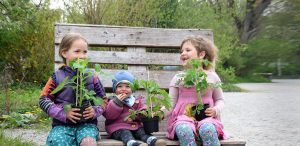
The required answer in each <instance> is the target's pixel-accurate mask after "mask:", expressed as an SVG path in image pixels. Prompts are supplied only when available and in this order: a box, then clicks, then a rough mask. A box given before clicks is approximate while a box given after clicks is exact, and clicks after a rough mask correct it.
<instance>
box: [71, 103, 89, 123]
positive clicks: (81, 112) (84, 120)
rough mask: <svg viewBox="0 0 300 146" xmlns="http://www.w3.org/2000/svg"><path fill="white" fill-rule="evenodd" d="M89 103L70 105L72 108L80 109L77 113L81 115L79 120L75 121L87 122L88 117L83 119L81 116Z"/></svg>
mask: <svg viewBox="0 0 300 146" xmlns="http://www.w3.org/2000/svg"><path fill="white" fill-rule="evenodd" d="M88 107H89V105H82V106H75V105H72V108H79V109H80V111H78V113H79V114H81V115H82V116H81V117H80V120H79V121H76V122H77V123H84V122H87V121H88V120H89V119H85V118H84V117H83V112H84V111H85V109H86V108H88Z"/></svg>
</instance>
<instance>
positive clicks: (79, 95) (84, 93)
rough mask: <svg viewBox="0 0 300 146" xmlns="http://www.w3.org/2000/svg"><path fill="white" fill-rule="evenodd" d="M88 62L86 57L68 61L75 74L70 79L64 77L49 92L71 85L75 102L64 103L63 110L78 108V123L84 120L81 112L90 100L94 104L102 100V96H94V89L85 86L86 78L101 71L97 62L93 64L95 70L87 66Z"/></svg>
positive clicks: (99, 103) (88, 104)
mask: <svg viewBox="0 0 300 146" xmlns="http://www.w3.org/2000/svg"><path fill="white" fill-rule="evenodd" d="M88 62H89V61H88V60H87V59H79V58H78V59H76V60H73V61H70V67H71V68H72V69H74V70H76V75H74V76H73V77H72V78H71V79H70V78H69V77H65V78H64V80H63V81H62V82H61V83H60V84H59V85H58V86H57V87H56V88H55V89H54V90H53V91H52V92H51V94H55V93H57V92H59V91H60V90H61V89H63V88H64V87H71V88H72V89H73V90H74V91H75V104H65V105H64V111H65V112H68V111H69V110H71V108H79V109H80V111H79V113H80V114H81V115H82V117H81V118H80V121H79V123H80V122H85V121H86V119H84V117H83V112H84V111H85V109H86V108H88V107H89V106H90V104H91V103H90V101H92V102H93V103H94V105H101V104H102V102H103V100H102V98H96V97H95V95H96V93H95V91H94V90H90V91H89V90H88V89H87V87H86V84H87V79H88V78H90V77H92V76H93V75H94V74H99V73H100V72H101V68H100V65H99V64H95V72H93V71H92V70H91V69H89V68H87V65H88Z"/></svg>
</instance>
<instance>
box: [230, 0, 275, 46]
mask: <svg viewBox="0 0 300 146" xmlns="http://www.w3.org/2000/svg"><path fill="white" fill-rule="evenodd" d="M270 3H271V0H247V3H246V15H245V18H244V19H243V20H240V19H239V18H238V17H237V16H233V17H234V19H235V23H236V26H237V28H238V31H239V35H240V42H241V43H247V42H248V41H249V40H250V39H251V38H252V37H253V36H255V35H256V33H257V32H258V30H259V25H260V22H261V18H262V14H263V12H264V10H265V9H266V8H267V7H268V5H269V4H270ZM228 5H229V7H233V5H234V0H228Z"/></svg>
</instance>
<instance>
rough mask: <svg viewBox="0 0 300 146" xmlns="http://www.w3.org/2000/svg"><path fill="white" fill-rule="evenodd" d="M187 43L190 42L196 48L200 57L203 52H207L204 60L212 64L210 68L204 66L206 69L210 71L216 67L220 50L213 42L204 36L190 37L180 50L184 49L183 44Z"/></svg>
mask: <svg viewBox="0 0 300 146" xmlns="http://www.w3.org/2000/svg"><path fill="white" fill-rule="evenodd" d="M186 42H190V43H191V44H192V45H193V46H194V47H195V48H196V50H197V54H198V55H199V54H200V52H201V51H205V56H204V58H203V59H207V60H208V61H210V64H209V65H208V66H204V67H203V68H204V69H206V70H208V69H212V68H213V67H214V65H215V62H216V60H217V53H218V48H217V47H216V46H215V45H214V43H213V42H212V41H211V40H209V39H207V38H205V37H203V36H189V37H187V38H186V39H184V40H183V41H182V43H181V46H180V49H182V46H183V44H184V43H186Z"/></svg>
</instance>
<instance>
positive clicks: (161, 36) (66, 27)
mask: <svg viewBox="0 0 300 146" xmlns="http://www.w3.org/2000/svg"><path fill="white" fill-rule="evenodd" d="M70 32H76V33H80V34H81V35H82V36H83V37H84V38H86V39H87V41H88V43H89V44H90V45H97V46H144V47H179V46H180V44H181V42H182V40H183V39H184V38H185V37H187V36H190V35H203V36H206V37H207V38H209V39H211V40H213V34H212V31H211V30H209V29H166V28H146V27H120V26H105V25H78V24H76V25H75V24H73V25H72V24H55V43H56V44H59V43H60V41H61V39H62V37H63V36H64V35H65V34H66V33H70Z"/></svg>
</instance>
